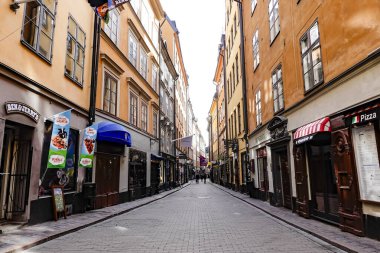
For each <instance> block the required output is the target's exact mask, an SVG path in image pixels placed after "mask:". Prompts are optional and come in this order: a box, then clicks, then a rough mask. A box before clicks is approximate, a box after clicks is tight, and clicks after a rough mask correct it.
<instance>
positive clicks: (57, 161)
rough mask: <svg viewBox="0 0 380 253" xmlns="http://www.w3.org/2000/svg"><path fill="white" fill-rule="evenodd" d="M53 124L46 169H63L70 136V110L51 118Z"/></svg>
mask: <svg viewBox="0 0 380 253" xmlns="http://www.w3.org/2000/svg"><path fill="white" fill-rule="evenodd" d="M53 118H54V124H53V131H52V134H51V140H50V150H49V156H48V166H47V167H48V168H57V169H64V168H65V166H66V154H67V146H68V139H69V134H70V120H71V110H68V111H64V112H61V113H59V114H56V115H54V116H53Z"/></svg>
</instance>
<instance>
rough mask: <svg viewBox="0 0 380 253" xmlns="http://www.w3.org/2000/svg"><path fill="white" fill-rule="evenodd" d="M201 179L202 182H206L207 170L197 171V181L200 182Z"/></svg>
mask: <svg viewBox="0 0 380 253" xmlns="http://www.w3.org/2000/svg"><path fill="white" fill-rule="evenodd" d="M199 179H200V180H201V182H202V181H203V182H204V183H206V179H207V174H206V171H205V170H200V171H195V182H196V183H197V184H198V183H199Z"/></svg>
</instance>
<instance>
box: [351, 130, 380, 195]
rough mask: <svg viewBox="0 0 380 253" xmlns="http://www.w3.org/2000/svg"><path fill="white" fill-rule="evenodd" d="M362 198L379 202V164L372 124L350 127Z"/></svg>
mask: <svg viewBox="0 0 380 253" xmlns="http://www.w3.org/2000/svg"><path fill="white" fill-rule="evenodd" d="M352 135H353V139H354V145H355V159H356V165H357V170H358V178H359V187H360V197H361V199H362V200H369V201H375V202H380V166H379V155H378V151H377V150H378V149H377V143H376V134H375V129H374V126H373V125H367V126H364V127H358V128H353V129H352Z"/></svg>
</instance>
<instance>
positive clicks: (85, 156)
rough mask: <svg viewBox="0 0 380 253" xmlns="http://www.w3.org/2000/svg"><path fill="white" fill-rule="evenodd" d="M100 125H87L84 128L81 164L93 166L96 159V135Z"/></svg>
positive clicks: (86, 166) (88, 166)
mask: <svg viewBox="0 0 380 253" xmlns="http://www.w3.org/2000/svg"><path fill="white" fill-rule="evenodd" d="M97 133H98V125H93V126H90V127H87V128H86V129H85V130H84V136H83V142H82V148H81V154H80V160H79V164H80V165H81V166H82V167H84V168H92V167H93V161H94V152H95V145H96V136H97Z"/></svg>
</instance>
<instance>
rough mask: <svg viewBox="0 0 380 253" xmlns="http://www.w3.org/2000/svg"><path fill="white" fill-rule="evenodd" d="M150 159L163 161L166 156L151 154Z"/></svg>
mask: <svg viewBox="0 0 380 253" xmlns="http://www.w3.org/2000/svg"><path fill="white" fill-rule="evenodd" d="M150 160H153V161H162V160H164V158H163V157H162V156H159V155H155V154H150Z"/></svg>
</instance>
